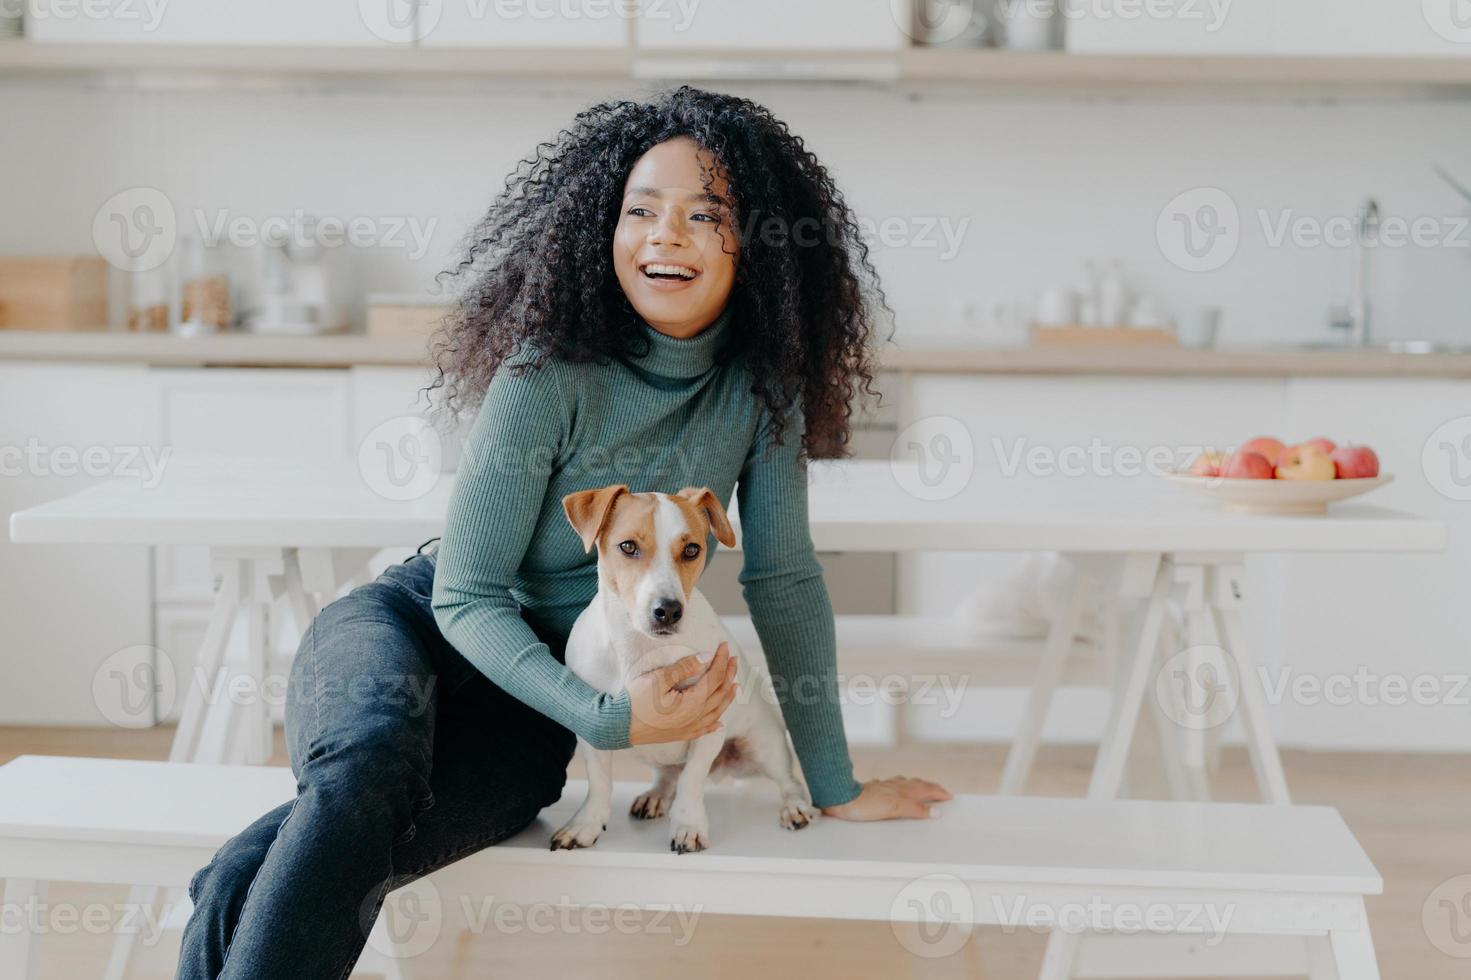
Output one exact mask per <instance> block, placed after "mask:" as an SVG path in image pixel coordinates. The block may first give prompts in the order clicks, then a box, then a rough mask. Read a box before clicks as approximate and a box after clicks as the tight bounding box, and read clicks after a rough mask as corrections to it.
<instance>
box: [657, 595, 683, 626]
mask: <svg viewBox="0 0 1471 980" xmlns="http://www.w3.org/2000/svg"><path fill="white" fill-rule="evenodd" d="M653 612H654V622H656V623H658V624H659V625H660V626H673V625H674V624H675V623H677V622H679V620H680V617H682V616H683V615H684V603H682V602H680V601H679V600H678V599H660V600H659V601H658V602H656V603H654V610H653Z"/></svg>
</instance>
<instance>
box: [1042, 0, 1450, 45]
mask: <svg viewBox="0 0 1471 980" xmlns="http://www.w3.org/2000/svg"><path fill="white" fill-rule="evenodd" d="M1068 4H1069V7H1068V17H1067V26H1066V36H1067V48H1068V50H1069V51H1075V52H1080V53H1110V54H1114V53H1118V54H1124V53H1138V54H1221V55H1382V56H1406V55H1412V56H1413V55H1424V56H1441V57H1457V56H1466V55H1471V0H1068Z"/></svg>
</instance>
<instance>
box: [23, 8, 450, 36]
mask: <svg viewBox="0 0 1471 980" xmlns="http://www.w3.org/2000/svg"><path fill="white" fill-rule="evenodd" d="M428 6H431V7H432V6H433V2H432V0H431V2H430V3H429V4H428ZM420 15H421V11H420V10H419V9H418V5H417V4H416V3H415V0H26V13H25V32H26V37H27V38H29V39H30V40H32V41H41V42H74V43H83V44H94V43H114V42H119V43H128V42H133V43H141V44H221V45H242V44H244V45H267V44H269V45H281V46H290V45H305V46H310V45H317V46H336V45H348V46H369V47H372V46H387V45H394V44H399V45H401V44H412V43H413V41H414V38H415V36H416V35H417V32H418V27H417V18H418V16H420Z"/></svg>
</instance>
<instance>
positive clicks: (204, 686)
mask: <svg viewBox="0 0 1471 980" xmlns="http://www.w3.org/2000/svg"><path fill="white" fill-rule="evenodd" d="M241 581H242V579H241V569H240V563H239V562H236V561H231V562H226V563H224V566H223V567H222V568H221V572H220V586H219V591H217V592H216V593H215V603H214V608H213V609H212V610H211V611H210V614H209V625H208V626H207V627H206V628H205V631H204V642H202V643H201V644H200V645H199V653H198V656H197V657H196V658H195V662H194V676H193V677H190V678H183V679H181V680H182V682H183V683H184V706H183V709H182V711H181V714H180V716H179V727H178V728H177V729H175V731H174V742H173V745H172V746H171V747H170V748H169V761H170V762H194V761H200V760H198V759H197V757H196V756H197V753H198V749H199V737H200V734H201V732H202V731H203V728H204V718H205V715H206V714H207V713H208V708H209V705H208V701H207V699H208V697H209V695H210V693H211V691H212V690H213V685H214V682H215V678H216V675H217V674H218V673H219V669H220V665H221V664H222V663H223V662H224V659H225V647H226V646H227V645H228V644H229V642H230V631H231V629H232V627H233V626H234V625H235V617H236V616H237V615H238V613H239V611H240V601H241V593H240V587H241Z"/></svg>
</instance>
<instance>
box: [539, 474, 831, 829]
mask: <svg viewBox="0 0 1471 980" xmlns="http://www.w3.org/2000/svg"><path fill="white" fill-rule="evenodd" d="M562 509H563V511H564V512H565V513H566V515H567V520H568V521H570V522H571V524H572V527H573V528H574V529H576V531H577V533H578V535H579V536H580V537H581V538H582V544H583V549H584V550H585V551H591V550H592V549H593V547H594V546H596V547H597V549H598V594H597V595H596V596H595V597H594V598H593V600H592V602H591V603H589V605H588V607H587V608H586V609H585V610H583V612H582V614H581V615H580V616H578V617H577V621H576V622H575V623H574V624H573V626H572V632H571V633H570V634H569V635H568V638H567V666H568V668H570V669H571V670H572V672H573V673H574V674H576V675H577V676H578V677H580V678H582V679H583V680H584V681H586V682H587V683H588V684H590V685H591V686H593V687H595V688H597V689H598V690H600V691H604V692H606V693H609V694H616V693H618V692H620V691H622V690H623V689H624V688H626V687H627V686H628V682H629V681H631V680H632V679H633V678H635V677H638V676H640V675H642V674H645V673H648V672H649V671H651V670H657V669H659V668H661V667H667V666H668V665H670V664H672V663H674V662H675V661H677V660H680V659H683V658H684V657H687V656H689V655H690V654H691V653H695V652H697V651H698V652H699V654H700V659H701V660H704V661H707V662H708V661H709V660H710V659H711V658H712V657H713V656H714V652H715V649H716V647H718V646H719V645H720V643H721V642H726V643H729V644H730V654H731V656H733V657H737V658H738V660H737V667H736V671H737V673H736V683H737V684H739V685H740V689H741V691H743V692H747V693H746V696H742V697H737V698H736V700H735V701H733V702H731V704H730V706H729V707H728V708H726V709H725V713H724V714H723V715H721V722H722V725H723V727H722V728H721V729H717V730H716V731H714V732H711V733H709V734H707V735H702V736H700V737H699V738H696V739H695V740H693V741H690V742H661V743H657V744H653V745H635V746H633V747H632V749H631V751H633V752H634V753H635V754H636V755H638V757H639V758H641V759H643V760H644V761H645V762H647V763H648V764H649V765H650V766H651V767H652V768H653V769H654V774H655V778H654V785H653V787H652V788H651V789H650V790H649V791H648V792H647V793H644V794H642V795H641V796H639V797H638V799H636V800H634V802H633V807H632V809H631V810H630V811H629V812H630V813H631V815H632V816H633V817H635V818H637V819H641V820H653V819H655V818H657V817H661V816H663V815H664V814H665V813H666V812H667V813H668V814H669V818H670V822H671V823H672V825H673V828H672V837H671V839H670V842H669V847H670V849H671V850H673V851H675V852H677V853H679V854H684V853H686V852H689V851H699V850H703V849H704V848H705V847H706V846H708V845H709V843H710V822H709V818H708V817H707V816H706V813H705V783H706V777H708V776H727V775H729V776H749V775H761V776H766V777H768V778H770V779H772V780H773V781H775V783H776V784H777V786H778V787H779V788H780V790H781V794H782V799H781V810H780V820H781V825H782V826H783V827H786V828H788V829H791V830H800V829H801V828H803V827H805V826H807V825H808V824H809V823H811V822H812V821H813V820H814V819H815V818H816V817H817V809H816V808H815V807H814V806H813V805H812V798H811V796H810V795H809V794H808V792H807V789H806V787H805V786H803V785H802V782H801V781H800V780H799V779H798V778H797V776H796V772H795V769H794V760H793V757H792V752H791V749H790V747H789V746H788V744H787V730H786V726H785V724H783V722H782V717H781V712H780V710H779V709H778V707H777V701H776V697H775V692H774V691H773V690H772V687H771V679H770V677H769V676H768V675H767V673H766V671H765V669H764V667H763V665H761V664H757V663H752V662H751V659H750V658H749V657H746V656H745V655H743V654H742V653H741V652H740V650H739V648H738V647H737V646H736V644H735V641H733V640H732V639H731V638H730V634H729V633H728V632H727V631H726V629H725V627H724V625H723V624H722V623H721V622H720V617H719V616H717V615H716V614H715V610H714V609H713V608H711V606H710V603H709V601H708V600H706V599H705V597H704V596H703V595H701V594H700V591H699V590H698V589H696V588H695V582H696V580H697V579H699V577H700V573H701V572H702V571H703V570H704V568H705V542H706V540H707V536H708V535H709V534H710V533H711V532H712V531H713V532H714V534H715V538H716V540H718V541H719V542H720V543H721V544H723V545H725V546H726V547H728V548H729V547H734V545H735V533H734V532H733V531H732V530H731V527H730V521H729V520H728V519H727V517H726V515H725V508H724V507H722V506H721V505H720V500H719V499H718V498H717V497H716V496H715V494H714V492H713V491H711V490H709V489H708V488H704V487H700V488H696V487H686V488H685V489H683V490H681V491H679V492H678V493H676V494H666V493H629V492H628V487H626V486H623V485H621V484H620V485H616V486H609V487H603V488H602V489H599V490H584V491H581V492H579V493H572V494H568V495H567V496H566V497H564V498H562ZM698 679H699V678H698V677H695V678H691V679H690V680H689V681H687V682H685V683H682V684H681V685H680V686H681V687H687V686H689V685H690V684H694V683H695V682H696V681H697V680H698ZM577 742H578V747H579V750H580V751H581V753H582V758H583V760H584V762H585V763H586V765H587V799H586V800H585V801H584V802H583V804H582V807H581V808H580V809H579V810H578V811H577V813H576V814H574V815H573V817H572V819H571V820H570V821H568V822H567V825H566V826H564V827H563V828H562V829H561V830H558V831H557V832H556V833H555V834H553V835H552V842H551V846H552V850H554V851H555V850H562V849H568V850H570V849H572V848H577V847H591V846H592V845H593V844H595V843H596V842H597V839H598V836H599V835H600V834H601V833H602V832H603V831H604V830H606V829H607V826H608V817H609V815H610V811H611V809H612V795H613V773H612V761H613V759H612V757H613V753H612V752H611V751H600V750H598V749H594V748H593V747H592V746H591V745H589V744H588V743H587V742H585V741H583V740H582V739H580V738H579V739H578V740H577Z"/></svg>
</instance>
